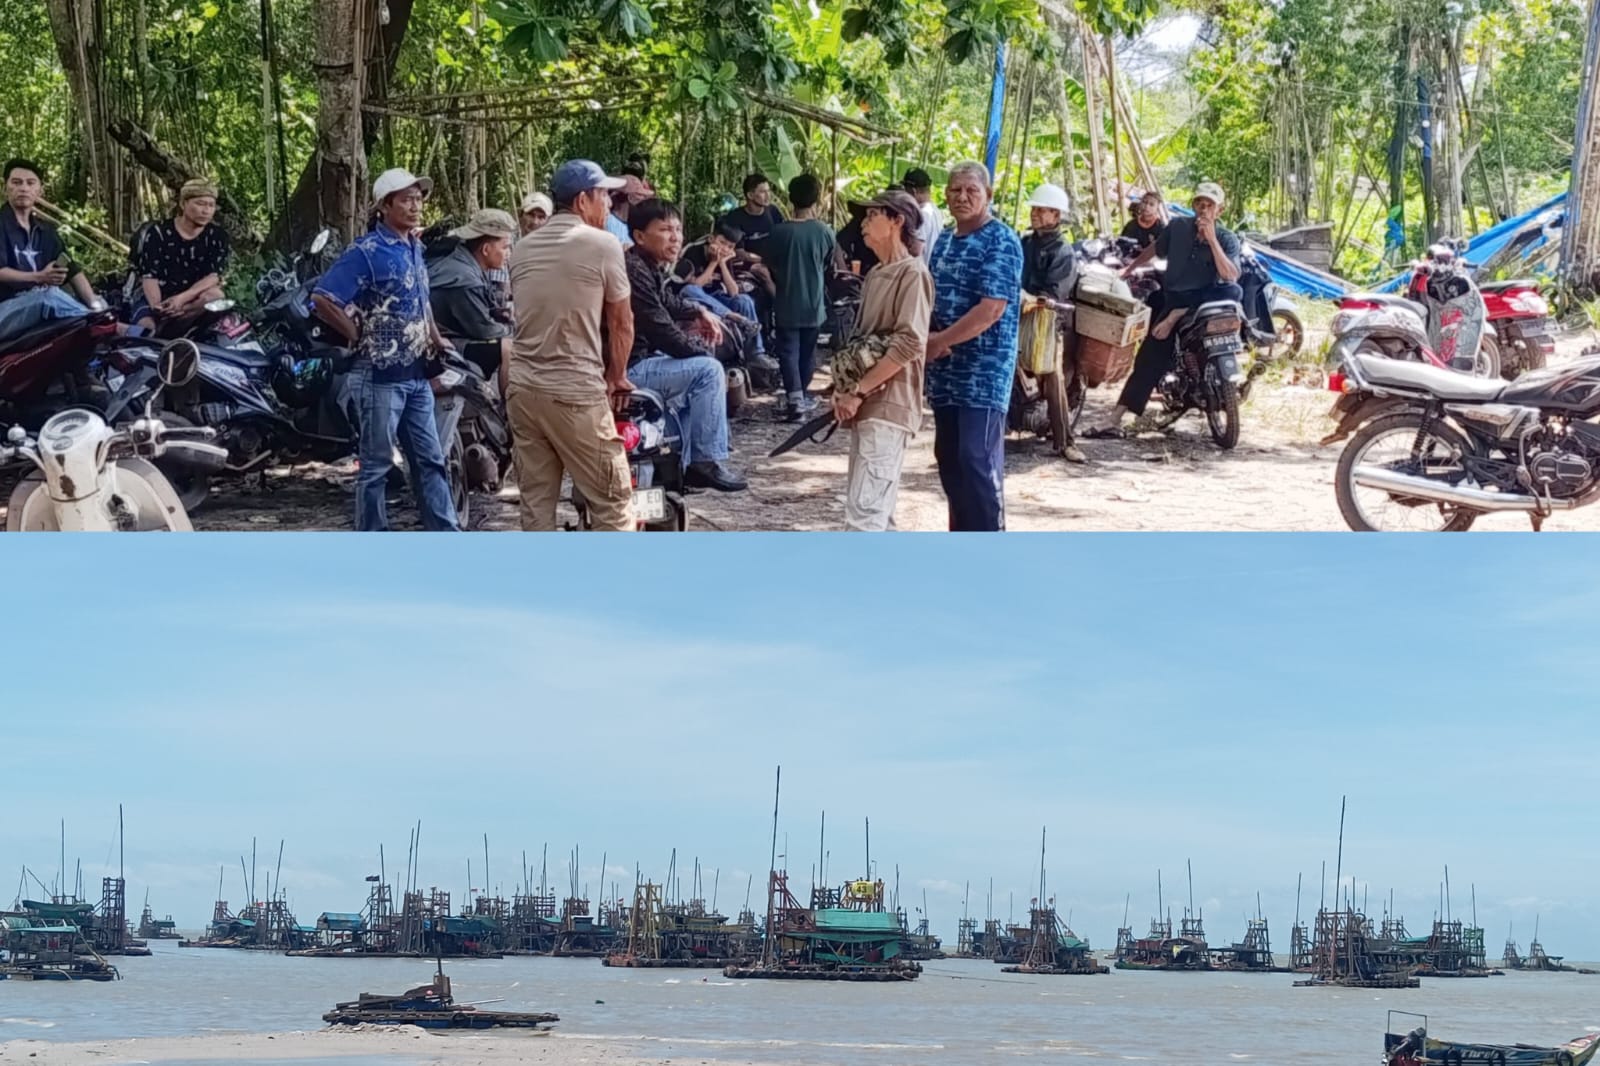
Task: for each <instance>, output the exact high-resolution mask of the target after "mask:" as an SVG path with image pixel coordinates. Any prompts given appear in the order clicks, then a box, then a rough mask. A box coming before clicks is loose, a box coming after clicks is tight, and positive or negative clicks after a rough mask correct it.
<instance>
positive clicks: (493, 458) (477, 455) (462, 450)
mask: <svg viewBox="0 0 1600 1066" xmlns="http://www.w3.org/2000/svg"><path fill="white" fill-rule="evenodd" d="M439 385H440V391H439V393H438V394H437V402H440V403H444V402H447V401H449V400H452V399H459V400H460V411H459V413H457V414H456V415H454V417H452V418H450V419H447V420H446V421H445V424H444V427H443V429H444V439H442V440H441V441H440V444H441V446H442V447H443V448H444V452H445V466H446V467H447V468H448V469H449V471H450V494H451V496H452V497H453V498H454V500H455V505H456V520H457V522H458V523H459V524H460V526H461V528H462V529H466V528H467V522H468V519H469V518H470V517H471V509H472V493H474V492H481V493H486V494H489V495H494V494H496V493H498V492H499V491H500V486H501V485H503V484H504V483H505V479H506V475H507V474H508V473H510V471H511V426H510V424H509V423H508V422H507V421H506V414H505V405H504V404H502V403H501V402H500V396H499V394H498V393H497V392H496V390H495V388H494V386H493V385H491V384H490V383H489V381H488V379H487V378H485V377H484V375H483V369H482V368H481V367H479V366H478V364H476V363H474V362H473V361H472V360H470V359H467V358H464V357H463V356H462V355H460V354H459V353H452V354H451V355H449V356H447V357H446V359H445V369H444V373H443V374H441V375H439Z"/></svg>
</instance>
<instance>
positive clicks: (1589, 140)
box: [1561, 0, 1600, 296]
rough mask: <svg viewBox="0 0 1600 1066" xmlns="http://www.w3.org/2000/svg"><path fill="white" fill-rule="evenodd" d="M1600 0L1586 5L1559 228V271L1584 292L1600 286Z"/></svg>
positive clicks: (1589, 292)
mask: <svg viewBox="0 0 1600 1066" xmlns="http://www.w3.org/2000/svg"><path fill="white" fill-rule="evenodd" d="M1597 79H1600V2H1594V0H1591V3H1590V5H1589V33H1588V36H1587V37H1586V38H1585V39H1584V43H1583V85H1582V89H1581V90H1580V92H1579V94H1578V127H1577V136H1576V138H1575V139H1574V142H1573V143H1574V148H1573V155H1572V188H1571V189H1570V190H1569V191H1568V193H1567V222H1566V225H1565V226H1563V227H1562V232H1561V276H1562V277H1563V278H1565V279H1566V281H1567V283H1568V284H1569V285H1571V286H1572V287H1573V288H1574V289H1576V290H1577V291H1578V292H1579V293H1580V294H1582V295H1584V296H1590V295H1593V294H1594V293H1595V292H1596V291H1597V289H1600V284H1597V281H1600V108H1597V107H1596V103H1597V101H1596V99H1595V83H1596V81H1597Z"/></svg>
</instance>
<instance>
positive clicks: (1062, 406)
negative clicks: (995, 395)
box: [1006, 293, 1088, 455]
mask: <svg viewBox="0 0 1600 1066" xmlns="http://www.w3.org/2000/svg"><path fill="white" fill-rule="evenodd" d="M1022 304H1023V314H1024V316H1025V317H1024V321H1025V322H1026V321H1028V320H1029V319H1030V318H1032V317H1033V316H1038V318H1037V321H1038V322H1039V323H1040V325H1038V326H1034V327H1032V329H1042V330H1045V331H1048V332H1049V333H1050V334H1051V337H1052V340H1051V341H1050V342H1044V341H1039V342H1036V341H1035V340H1034V338H1033V335H1032V329H1030V328H1029V327H1024V330H1023V337H1022V341H1021V345H1020V350H1019V352H1018V355H1017V369H1016V373H1015V377H1014V379H1013V380H1012V383H1011V402H1010V405H1009V407H1008V408H1007V410H1006V428H1007V429H1008V430H1010V431H1011V432H1013V433H1033V434H1037V435H1038V436H1040V437H1043V438H1044V439H1045V440H1048V441H1049V442H1050V446H1051V450H1052V451H1054V452H1055V453H1056V454H1057V455H1060V454H1063V453H1064V452H1065V451H1066V450H1067V448H1068V447H1069V445H1070V444H1071V442H1072V427H1074V426H1076V425H1077V423H1078V418H1079V416H1080V415H1082V414H1083V403H1084V399H1085V397H1086V396H1087V394H1088V390H1087V389H1086V388H1085V387H1084V384H1083V379H1082V378H1081V377H1080V376H1079V375H1078V373H1077V369H1076V368H1077V342H1078V336H1077V334H1076V333H1074V332H1073V329H1072V321H1073V318H1072V316H1073V313H1074V310H1075V308H1074V306H1073V304H1072V303H1071V302H1070V301H1062V300H1052V299H1049V298H1048V297H1042V296H1034V295H1032V294H1029V293H1024V294H1023V297H1022ZM1036 343H1038V344H1041V345H1042V344H1046V343H1048V345H1049V347H1048V349H1046V350H1044V352H1043V356H1042V358H1040V359H1039V360H1037V361H1033V360H1030V358H1029V356H1030V351H1031V350H1032V349H1033V348H1034V347H1035V344H1036Z"/></svg>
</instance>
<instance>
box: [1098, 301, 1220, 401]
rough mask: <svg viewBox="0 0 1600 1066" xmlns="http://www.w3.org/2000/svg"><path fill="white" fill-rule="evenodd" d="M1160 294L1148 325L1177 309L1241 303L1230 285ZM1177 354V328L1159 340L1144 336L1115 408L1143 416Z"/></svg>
mask: <svg viewBox="0 0 1600 1066" xmlns="http://www.w3.org/2000/svg"><path fill="white" fill-rule="evenodd" d="M1161 295H1162V300H1161V303H1160V305H1159V306H1157V307H1155V308H1154V309H1153V310H1152V311H1151V313H1150V322H1151V324H1152V326H1153V325H1154V324H1155V323H1157V322H1160V321H1161V320H1162V319H1164V318H1166V317H1167V315H1168V313H1169V312H1172V311H1176V310H1178V309H1180V308H1182V309H1185V310H1186V309H1188V308H1191V307H1199V306H1200V305H1201V304H1208V303H1211V302H1213V301H1215V300H1242V299H1244V290H1243V289H1241V288H1239V286H1237V285H1234V284H1232V283H1231V282H1230V283H1227V284H1220V283H1219V284H1216V285H1210V286H1207V287H1206V288H1204V289H1190V290H1189V291H1187V292H1163V293H1162V294H1161ZM1177 352H1178V331H1177V329H1173V331H1172V332H1171V333H1169V334H1167V336H1166V337H1164V338H1162V339H1160V340H1157V339H1156V338H1155V337H1153V336H1152V337H1146V338H1145V340H1144V343H1143V344H1141V345H1139V354H1138V355H1135V356H1134V357H1133V369H1132V370H1130V371H1129V372H1128V380H1127V381H1126V382H1125V383H1124V384H1123V386H1122V393H1121V395H1119V396H1118V397H1117V406H1119V407H1126V408H1127V409H1128V410H1129V411H1132V412H1133V413H1134V414H1136V415H1142V414H1144V409H1145V407H1146V406H1147V405H1148V404H1149V403H1150V394H1151V393H1152V392H1154V391H1155V387H1156V386H1157V385H1159V384H1160V383H1161V379H1162V378H1164V377H1166V376H1167V374H1169V373H1171V371H1172V368H1173V367H1174V366H1176V365H1177Z"/></svg>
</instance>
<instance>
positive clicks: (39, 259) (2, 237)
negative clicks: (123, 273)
mask: <svg viewBox="0 0 1600 1066" xmlns="http://www.w3.org/2000/svg"><path fill="white" fill-rule="evenodd" d="M43 173H44V172H43V171H42V170H41V169H40V168H39V166H38V165H37V164H35V163H31V162H29V161H28V160H26V159H12V160H9V161H8V162H7V163H6V164H5V165H4V166H3V167H0V181H4V183H5V197H6V202H5V206H4V207H0V339H5V338H14V337H17V336H20V335H21V334H23V333H26V332H27V331H28V330H30V329H33V328H34V327H35V326H38V325H40V324H41V323H43V322H50V321H56V320H60V319H69V318H82V317H83V316H84V315H86V314H88V312H89V311H90V310H96V311H98V310H101V309H103V308H104V307H105V301H103V300H101V299H100V298H99V297H98V296H96V295H95V293H94V289H92V288H90V286H89V279H88V278H86V277H84V274H83V271H82V270H81V269H80V268H79V267H78V265H77V264H76V263H75V262H73V261H72V257H71V256H70V255H68V254H67V251H66V247H65V246H64V245H63V244H62V243H61V235H60V234H59V233H57V232H56V228H55V227H54V226H52V225H50V223H48V222H46V221H45V220H44V219H42V218H40V217H39V215H38V213H37V211H36V210H35V209H36V207H37V206H38V203H39V200H40V198H41V197H43V195H44V179H43ZM68 288H70V289H71V290H72V292H71V293H70V294H69V293H68V292H67V289H68ZM74 295H76V297H77V299H73V296H74Z"/></svg>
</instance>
